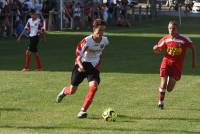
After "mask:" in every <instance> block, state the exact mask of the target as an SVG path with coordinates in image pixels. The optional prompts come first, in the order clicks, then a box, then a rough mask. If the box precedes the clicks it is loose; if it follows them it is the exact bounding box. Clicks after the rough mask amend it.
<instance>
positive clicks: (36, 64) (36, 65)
mask: <svg viewBox="0 0 200 134" xmlns="http://www.w3.org/2000/svg"><path fill="white" fill-rule="evenodd" d="M35 67H36V70H40V69H41V62H40V56H39V55H38V54H36V55H35Z"/></svg>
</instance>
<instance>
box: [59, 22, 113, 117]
mask: <svg viewBox="0 0 200 134" xmlns="http://www.w3.org/2000/svg"><path fill="white" fill-rule="evenodd" d="M105 28H106V23H105V21H103V20H101V19H96V20H94V22H93V34H92V35H89V36H87V37H85V38H84V39H83V40H82V41H81V42H80V43H79V44H78V45H77V48H76V60H75V66H74V68H73V71H72V76H71V85H70V86H69V87H64V88H63V90H62V91H61V92H60V93H59V94H58V96H57V98H56V101H57V102H58V103H60V102H61V101H62V100H63V98H64V97H65V96H66V95H72V94H74V93H75V92H76V90H77V88H78V86H79V84H80V83H81V82H82V81H83V80H84V78H87V80H88V82H89V91H88V94H87V96H86V98H85V100H84V102H83V105H82V107H81V110H80V112H79V113H78V115H77V117H78V118H86V117H87V112H86V111H87V109H88V108H89V106H90V104H91V102H92V100H93V98H94V95H95V93H96V91H97V88H98V85H99V83H100V76H99V74H100V72H99V69H100V64H101V61H102V60H101V57H102V52H103V50H104V48H105V46H106V45H108V43H109V41H108V38H107V37H105V36H103V33H104V31H105Z"/></svg>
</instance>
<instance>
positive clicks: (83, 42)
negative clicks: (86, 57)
mask: <svg viewBox="0 0 200 134" xmlns="http://www.w3.org/2000/svg"><path fill="white" fill-rule="evenodd" d="M87 46H88V45H87V41H86V39H83V40H81V41H80V42H79V43H78V45H77V47H76V57H78V56H80V57H82V56H83V53H84V51H85V49H86V48H87Z"/></svg>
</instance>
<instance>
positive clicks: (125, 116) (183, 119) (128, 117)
mask: <svg viewBox="0 0 200 134" xmlns="http://www.w3.org/2000/svg"><path fill="white" fill-rule="evenodd" d="M118 117H119V118H120V119H121V120H122V122H123V120H125V122H128V120H130V121H132V120H166V121H167V120H174V121H175V120H176V121H192V122H200V119H199V118H184V117H171V118H169V117H167V118H166V117H159V118H156V117H132V116H127V115H118Z"/></svg>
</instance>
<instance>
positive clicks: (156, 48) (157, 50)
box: [153, 45, 161, 54]
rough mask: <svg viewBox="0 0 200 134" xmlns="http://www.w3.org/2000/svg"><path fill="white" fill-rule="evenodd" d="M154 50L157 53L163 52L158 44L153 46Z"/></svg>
mask: <svg viewBox="0 0 200 134" xmlns="http://www.w3.org/2000/svg"><path fill="white" fill-rule="evenodd" d="M153 51H154V53H155V54H160V53H161V49H160V48H158V46H157V45H155V46H154V47H153Z"/></svg>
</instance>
